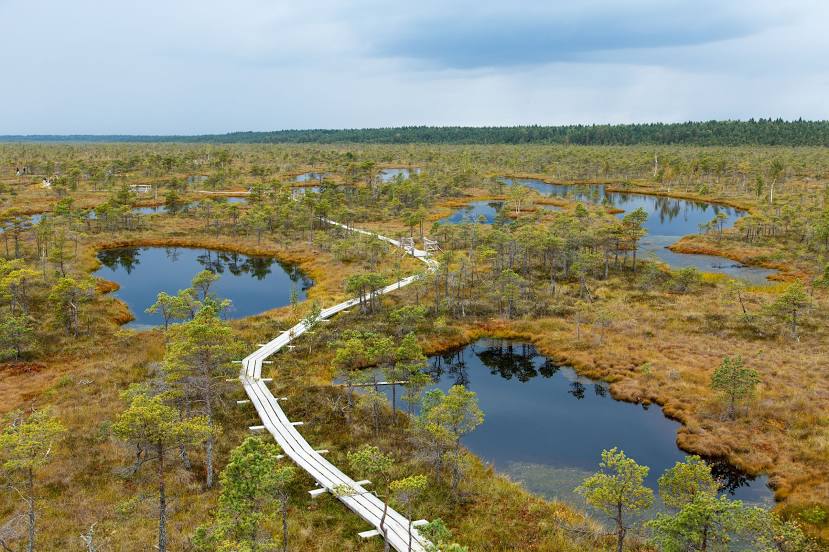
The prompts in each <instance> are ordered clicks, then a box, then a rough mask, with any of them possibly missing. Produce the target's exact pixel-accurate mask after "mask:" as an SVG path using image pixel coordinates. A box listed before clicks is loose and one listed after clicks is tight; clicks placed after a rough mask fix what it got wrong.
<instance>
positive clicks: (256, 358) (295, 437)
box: [239, 220, 437, 552]
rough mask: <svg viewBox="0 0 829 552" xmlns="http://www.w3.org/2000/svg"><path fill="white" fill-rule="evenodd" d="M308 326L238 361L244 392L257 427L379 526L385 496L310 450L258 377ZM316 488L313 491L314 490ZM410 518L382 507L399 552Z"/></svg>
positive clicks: (417, 548) (420, 548)
mask: <svg viewBox="0 0 829 552" xmlns="http://www.w3.org/2000/svg"><path fill="white" fill-rule="evenodd" d="M327 222H328V223H329V224H332V225H335V226H340V227H342V228H346V229H347V230H350V231H352V232H360V233H362V234H368V235H373V236H376V237H377V238H378V239H381V240H383V241H386V242H388V243H390V244H392V245H394V246H397V247H400V246H401V244H400V243H399V242H398V241H397V240H393V239H391V238H387V237H385V236H381V235H379V234H374V233H372V232H368V231H366V230H358V229H353V228H348V227H346V226H345V225H343V224H340V223H338V222H334V221H331V220H329V221H327ZM406 251H407V253H409V254H410V255H412V256H413V257H415V258H417V259H420V260H422V261H423V262H424V263H426V265H427V266H428V267H429V268H430V269H434V268H435V267H436V266H437V263H436V262H435V261H434V260H433V259H431V258H429V254H428V253H427V252H426V251H422V250H419V249H416V248H414V247H407V248H406ZM416 278H417V276H409V277H407V278H403V279H402V280H400V281H398V282H395V283H393V284H391V285H389V286H386V287H384V288H383V289H382V290H380V292H379V293H383V294H384V293H389V292H390V291H393V290H396V289H399V288H401V287H403V286H406V285H408V284H410V283H412V282H413V281H414V280H415V279H416ZM357 304H359V299H357V298H355V299H350V300H348V301H345V302H343V303H340V304H338V305H334V306H333V307H329V308H327V309H324V310H323V311H322V312H321V313H320V319H327V318H330V317H332V316H334V315H335V314H337V313H338V312H341V311H343V310H346V309H348V308H350V307H353V306H355V305H357ZM307 329H308V328H307V326H306V324H305V323H304V322H300V323H299V324H297V325H296V326H294V327H293V328H291V329H289V330H287V331H285V332H282V333H281V334H280V335H279V336H278V337H276V338H275V339H273V340H272V341H270V342H269V343H266V344H265V345H263V346H262V347H260V348H259V349H257V350H256V351H254V352H253V353H251V354H250V355H249V356H248V357H247V358H245V359H244V360H243V361H242V370H241V373H240V374H239V379H240V380H241V382H242V385H243V386H244V388H245V392H246V393H247V395H248V397H249V398H250V402H251V404H253V406H254V407H255V408H256V412H257V413H258V414H259V418H260V419H261V420H262V424H263V425H262V427H261V428H260V427H257V428H256V429H265V430H267V431H268V432H269V433H270V434H271V435H273V437H274V439H276V442H277V443H279V446H280V447H282V450H283V451H284V452H285V454H286V455H287V456H288V457H289V458H291V460H293V461H294V462H295V463H296V464H297V465H298V466H299V467H301V468H302V469H303V470H305V471H306V472H308V474H310V475H311V477H313V478H314V479H315V480H316V481H317V484H319V486H320V488H321V490H322V492H325V491H326V490H327V491H328V492H331V491H332V490H333V489H334V488H335V487H339V486H341V485H345V486H348V487H350V488H351V489H353V492H354V494H353V495H351V496H338V497H337V498H338V499H339V500H340V501H341V502H342V503H343V504H345V505H346V506H347V507H348V508H350V509H351V510H352V511H353V512H354V513H356V514H357V515H359V516H360V517H362V518H363V519H364V520H365V521H366V522H368V523H369V524H371V525H372V526H373V527H374V528H375V530H376V531H378V532H379V530H380V519H381V517H382V515H383V507H384V504H383V501H381V500H380V499H379V498H377V497H376V496H375V495H374V494H373V493H371V492H370V491H369V490H367V489H366V488H365V487H364V486H363V485H366V484H368V483H367V482H357V481H355V480H353V479H352V478H350V477H349V476H347V475H346V474H344V473H343V472H342V471H340V469H339V468H337V467H336V466H335V465H333V464H332V463H331V462H329V461H328V460H326V459H325V458H323V456H322V453H321V451H316V450H314V447H312V446H311V445H310V444H309V443H308V441H306V440H305V439H304V438H303V437H302V435H301V434H300V433H299V431H297V429H296V425H295V424H297V422H293V423H292V422H291V421H290V420H289V419H288V416H286V415H285V412H284V411H283V410H282V407H281V406H280V404H279V400H280V399H277V398H276V397H274V395H273V393H271V391H270V389H268V386H267V385H266V381H264V380H263V379H262V364H263V362H264V361H265V360H266V359H267V358H268V357H270V356H271V355H273V354H275V353H276V352H278V351H279V350H280V349H282V348H283V347H285V346H286V345H288V344H289V343H290V342H291V341H293V340H294V339H296V338H297V337H299V336H300V335H302V334H303V333H305V331H306V330H307ZM252 429H253V428H252ZM312 494H315V493H312ZM411 523H412V521H411V520H409V519H407V518H406V517H405V516H403V515H402V514H400V513H399V512H397V511H395V510H394V509H392V508H391V507H389V509H388V511H387V512H386V521H385V527H386V537H387V539H388V542H389V544H390V545H391V546H392V547H393V548H394V549H395V550H397V551H398V552H407V551H408V550H409V528H410V525H411ZM411 531H412V545H411V550H412V551H413V552H425V551H426V550H427V546H430V545H431V543H429V541H428V540H427V539H425V538H424V537H423V536H421V535H420V533H418V531H417V529H416V528H415V527H412V528H411ZM371 534H376V533H372V532H366V534H365V535H363V534H362V533H361V536H371Z"/></svg>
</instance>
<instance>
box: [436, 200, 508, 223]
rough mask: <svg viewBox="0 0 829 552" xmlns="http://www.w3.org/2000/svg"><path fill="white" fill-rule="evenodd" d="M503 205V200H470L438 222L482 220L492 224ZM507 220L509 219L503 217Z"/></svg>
mask: <svg viewBox="0 0 829 552" xmlns="http://www.w3.org/2000/svg"><path fill="white" fill-rule="evenodd" d="M503 207H504V202H503V201H470V202H469V203H467V204H466V205H464V206H463V207H461V208H459V209H458V210H457V211H455V212H454V213H452V214H451V215H449V216H448V217H445V218H442V219H440V220H439V221H438V222H442V223H445V224H461V223H464V222H482V223H484V224H492V223H493V222H495V219H496V218H497V217H498V214H499V213H500V212H501V209H502V208H503ZM504 221H505V222H509V219H504Z"/></svg>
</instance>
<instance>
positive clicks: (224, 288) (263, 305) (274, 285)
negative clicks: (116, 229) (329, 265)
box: [95, 247, 313, 328]
mask: <svg viewBox="0 0 829 552" xmlns="http://www.w3.org/2000/svg"><path fill="white" fill-rule="evenodd" d="M98 259H99V260H100V261H101V263H102V265H103V266H101V268H100V269H99V270H98V271H97V272H96V273H95V275H96V276H99V277H101V278H104V279H106V280H111V281H113V282H117V283H118V284H119V285H120V286H121V287H120V289H119V290H118V291H116V292H114V293H115V295H116V296H117V297H118V298H120V299H121V300H123V301H124V302H125V303H127V305H129V308H130V310H131V311H132V313H133V315H134V316H135V320H134V321H132V322H130V323H129V324H128V326H129V327H132V328H145V327H153V326H159V325H161V324H163V322H164V321H163V319H162V317H161V316H160V315H158V314H148V313H146V312H144V311H145V309H146V308H147V307H149V306H150V305H152V304H153V303H154V302H155V300H156V296H157V295H158V293H159V292H160V291H166V292H167V293H169V294H171V295H174V294H176V293H177V292H178V290H180V289H185V288H188V287H190V280H192V278H193V276H195V275H196V274H197V273H199V272H201V271H202V270H211V271H213V272H215V273H216V274H219V275H220V278H219V281H218V282H216V283H215V284H213V286H212V287H211V291H212V292H214V293H215V294H216V295H218V296H219V297H223V298H227V299H230V300H231V301H233V307H232V308H231V310H230V312H229V313H228V317H229V318H241V317H244V316H250V315H252V314H257V313H260V312H263V311H266V310H268V309H272V308H276V307H281V306H284V305H287V304H289V303H290V300H291V289H295V290H296V293H297V299H298V300H302V299H304V298H305V296H306V292H307V290H308V289H309V288H310V287H311V285H312V283H313V282H311V280H309V279H308V278H307V277H306V276H305V275H304V274H302V273H301V272H300V271H299V270H298V269H297V268H296V267H295V266H292V265H288V264H282V263H280V262H278V261H277V260H275V259H273V258H271V257H258V256H249V255H242V254H241V253H229V252H225V251H215V250H210V249H191V248H183V247H130V248H120V249H105V250H103V251H100V252H99V253H98Z"/></svg>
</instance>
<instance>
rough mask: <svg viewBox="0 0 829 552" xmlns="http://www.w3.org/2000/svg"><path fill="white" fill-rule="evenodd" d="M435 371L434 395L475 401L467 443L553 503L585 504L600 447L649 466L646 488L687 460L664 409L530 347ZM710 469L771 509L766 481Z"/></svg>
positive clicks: (500, 344) (483, 349) (730, 488)
mask: <svg viewBox="0 0 829 552" xmlns="http://www.w3.org/2000/svg"><path fill="white" fill-rule="evenodd" d="M428 372H429V374H430V375H431V376H432V380H433V382H434V384H433V388H434V387H438V388H440V389H443V390H448V389H449V387H451V386H452V385H464V386H466V387H467V388H468V389H470V390H472V391H475V392H476V393H477V395H478V401H479V404H480V407H481V409H482V410H483V411H484V414H485V420H484V423H483V424H482V425H481V426H480V427H478V429H476V430H475V431H473V432H472V433H470V434H469V435H467V436H466V437H464V439H463V443H464V445H465V446H466V447H467V448H469V449H470V450H471V451H472V452H474V453H475V454H477V455H478V456H480V457H481V458H483V459H485V460H486V461H488V462H491V463H492V464H494V466H495V468H496V470H498V471H501V472H503V473H506V474H508V475H510V476H511V477H513V478H514V479H516V480H519V481H521V482H522V483H523V484H524V485H525V486H526V487H527V488H528V489H529V490H530V491H532V492H535V493H538V494H540V495H543V496H546V497H548V498H563V499H566V500H575V501H578V500H580V499H579V498H578V497H577V495H575V493H573V489H574V488H575V487H576V486H577V485H579V484H580V483H581V481H582V480H583V479H584V477H585V476H587V475H589V474H590V473H593V472H595V471H596V470H597V469H598V464H599V461H600V458H601V452H602V449H609V448H611V447H619V448H620V449H622V450H624V451H625V453H626V454H627V455H628V456H630V457H632V458H634V459H635V460H636V461H637V462H639V463H640V464H643V465H646V466H649V467H650V468H651V471H650V474H649V476H648V479H647V484H648V485H649V486H650V487H652V488H654V489H656V486H657V485H656V482H657V479H658V478H659V476H660V475H661V474H662V472H664V471H665V470H666V469H667V468H670V467H672V466H673V465H674V463H675V462H677V461H680V460H683V459H684V457H685V456H686V453H685V452H683V451H681V450H680V449H679V448H678V447H677V445H676V432H677V430H678V429H679V427H680V424H679V422H676V421H673V420H671V419H668V418H666V417H665V415H664V414H663V413H662V409H661V408H660V407H659V406H657V405H651V406H649V407H643V406H642V405H638V404H633V403H628V402H624V401H617V400H615V399H613V398H612V397H611V396H610V391H609V388H608V384H606V383H604V382H600V381H594V380H591V379H589V378H585V377H582V376H579V375H578V374H576V372H575V371H574V370H573V369H572V368H569V367H566V366H557V365H556V364H555V363H553V362H552V361H551V360H550V359H548V358H547V357H544V356H542V355H540V354H538V353H537V352H536V350H535V348H534V347H533V346H532V345H529V344H525V343H520V342H514V341H502V340H494V339H481V340H479V341H476V342H475V343H472V344H470V345H467V346H466V347H463V348H461V349H457V350H455V351H452V352H449V353H445V354H441V355H436V356H433V357H431V358H430V359H429V362H428ZM385 391H386V392H387V393H388V394H389V396H390V394H391V391H390V390H388V389H385ZM399 396H400V393H398V400H399ZM712 464H713V466H714V471H715V474H716V475H717V476H718V477H720V478H722V480H723V482H724V491H725V492H728V493H730V494H731V495H732V496H733V497H735V498H739V499H742V500H744V501H747V502H752V503H760V504H770V503H772V501H773V495H772V492H771V490H770V489H769V487H768V486H767V484H766V483H767V479H766V478H765V477H763V476H760V477H756V478H754V477H750V476H747V475H746V474H744V473H741V472H740V471H739V470H736V469H735V468H733V467H732V466H730V465H729V464H727V463H725V462H723V461H717V462H713V461H712Z"/></svg>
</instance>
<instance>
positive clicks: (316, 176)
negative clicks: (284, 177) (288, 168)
mask: <svg viewBox="0 0 829 552" xmlns="http://www.w3.org/2000/svg"><path fill="white" fill-rule="evenodd" d="M326 176H328V173H324V172H307V173H302V174H298V175H296V177H295V178H294V181H295V182H310V181H312V180H319V181H320V182H321V181H322V180H323V179H324V178H325V177H326Z"/></svg>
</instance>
